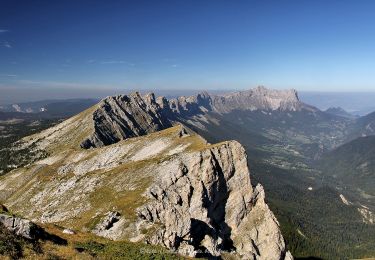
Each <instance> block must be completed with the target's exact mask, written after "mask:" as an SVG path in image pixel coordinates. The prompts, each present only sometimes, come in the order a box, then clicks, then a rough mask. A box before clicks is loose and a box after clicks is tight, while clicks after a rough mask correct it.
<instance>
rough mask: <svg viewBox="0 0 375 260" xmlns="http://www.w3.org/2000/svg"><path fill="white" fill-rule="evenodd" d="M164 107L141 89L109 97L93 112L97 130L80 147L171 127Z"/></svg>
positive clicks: (109, 142) (111, 141) (89, 146)
mask: <svg viewBox="0 0 375 260" xmlns="http://www.w3.org/2000/svg"><path fill="white" fill-rule="evenodd" d="M161 110H162V109H161V107H160V105H159V104H158V103H157V102H156V99H155V95H154V94H153V93H150V94H146V95H145V96H143V97H142V96H141V95H140V94H139V93H138V92H134V93H132V94H130V95H118V96H112V97H107V98H105V99H103V100H102V101H100V103H99V105H98V108H97V110H96V111H95V112H94V113H93V121H94V129H95V130H94V133H92V135H91V136H90V137H89V138H87V139H86V140H84V141H83V142H82V144H81V146H82V147H83V148H91V147H101V146H105V145H109V144H113V143H116V142H118V141H120V140H123V139H126V138H129V137H135V136H142V135H145V134H148V133H153V132H156V131H159V130H162V129H165V128H168V127H171V126H172V124H171V122H170V121H169V120H168V119H167V118H166V117H164V116H162V114H161Z"/></svg>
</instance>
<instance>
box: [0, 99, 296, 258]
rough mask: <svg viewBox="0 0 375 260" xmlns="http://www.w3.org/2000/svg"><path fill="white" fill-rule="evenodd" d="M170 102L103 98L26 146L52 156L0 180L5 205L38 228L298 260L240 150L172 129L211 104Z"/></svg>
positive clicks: (196, 252)
mask: <svg viewBox="0 0 375 260" xmlns="http://www.w3.org/2000/svg"><path fill="white" fill-rule="evenodd" d="M166 101H167V100H166V99H165V98H158V99H155V97H154V96H153V95H147V96H145V97H141V96H140V95H139V94H138V93H135V94H133V95H132V96H130V97H128V96H117V97H113V98H107V99H105V100H103V101H102V102H101V103H100V104H98V105H97V106H95V107H93V108H91V109H89V110H87V111H84V112H82V113H81V114H79V115H77V116H75V117H73V118H71V119H68V120H67V121H65V122H63V123H61V124H59V125H57V126H54V127H52V128H50V129H47V130H45V131H43V132H41V133H39V134H36V135H33V136H30V137H27V138H25V139H24V140H23V142H24V143H23V145H24V146H27V145H33V146H34V147H35V149H41V150H44V151H47V152H48V156H47V157H46V158H44V159H42V160H38V161H36V162H33V163H31V164H30V165H27V166H25V167H20V168H18V169H15V170H13V171H12V172H10V173H8V174H7V175H5V176H2V177H0V201H1V202H4V204H5V205H6V206H7V207H8V208H10V209H11V210H12V211H13V212H15V213H17V214H20V215H22V216H24V217H26V218H28V219H31V220H32V221H33V222H37V223H38V222H39V223H57V224H59V225H61V226H63V227H64V228H66V229H70V230H72V231H74V230H78V231H90V232H93V233H95V234H97V235H100V236H104V237H107V238H110V239H114V240H121V239H129V240H131V241H133V242H142V241H143V242H146V243H151V244H157V245H163V246H165V247H167V248H169V249H172V250H175V251H177V252H179V253H181V254H184V255H190V256H206V257H210V256H219V255H221V256H224V255H226V254H229V255H230V256H232V257H235V258H242V259H292V256H291V255H290V253H289V252H288V251H287V249H286V246H285V243H284V240H283V237H282V235H281V232H280V229H279V224H278V222H277V220H276V218H275V216H274V215H273V213H272V212H271V211H270V209H269V208H268V206H267V204H266V203H265V194H264V190H263V188H262V186H260V185H258V186H256V187H255V188H253V186H252V184H251V180H250V173H249V169H248V167H247V158H246V153H245V151H244V148H243V147H242V146H241V145H240V144H239V143H237V142H235V141H229V142H223V143H219V144H214V145H211V144H208V143H207V142H206V141H205V140H204V139H203V138H202V137H200V136H199V135H197V134H196V133H194V132H193V131H191V130H189V129H187V128H186V127H184V126H182V125H175V126H174V127H169V128H168V126H170V125H172V124H177V123H176V122H178V119H179V117H182V115H183V114H184V113H190V112H191V111H194V109H196V110H195V111H197V113H198V112H199V111H201V112H202V113H204V110H205V109H207V110H208V109H211V108H210V106H209V104H212V103H210V102H211V101H210V98H209V96H208V95H205V94H204V95H203V94H202V95H199V96H197V97H196V98H180V99H177V100H174V101H168V102H166ZM171 104H175V105H171ZM194 104H195V105H194ZM201 112H199V113H201ZM194 113H196V112H194ZM167 115H168V116H167ZM93 118H94V119H96V120H94V122H93V120H92V119H93ZM133 128H134V129H133ZM164 128H166V129H164ZM162 129H164V130H162ZM108 133H112V134H108ZM106 134H107V135H108V139H101V138H102V137H103V136H104V135H106ZM85 136H86V137H87V136H89V138H88V139H89V141H87V139H85ZM69 137H70V138H69ZM129 137H132V138H129ZM95 138H96V139H95ZM106 138H107V137H106ZM84 139H85V141H84V142H82V141H83V140H84ZM107 140H110V142H107ZM89 142H91V143H89ZM111 142H113V143H112V144H111ZM84 143H87V144H88V143H89V144H90V145H89V146H88V147H85V148H89V147H97V148H96V149H82V148H81V147H80V145H82V144H84ZM30 205H33V207H30Z"/></svg>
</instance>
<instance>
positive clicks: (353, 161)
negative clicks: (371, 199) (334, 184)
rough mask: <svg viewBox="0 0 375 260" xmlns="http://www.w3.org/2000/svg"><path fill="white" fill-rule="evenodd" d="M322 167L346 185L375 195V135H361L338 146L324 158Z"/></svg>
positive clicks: (321, 162)
mask: <svg viewBox="0 0 375 260" xmlns="http://www.w3.org/2000/svg"><path fill="white" fill-rule="evenodd" d="M320 167H321V169H322V170H323V171H324V172H325V174H327V175H329V176H332V177H333V178H335V179H336V180H338V181H340V182H342V183H344V184H345V185H347V186H352V187H355V188H360V189H362V190H363V191H364V192H366V193H369V194H370V195H371V196H375V136H366V137H360V138H357V139H355V140H353V141H351V142H349V143H346V144H344V145H342V146H340V147H338V148H337V149H335V150H333V151H332V152H330V153H328V154H326V155H325V156H324V157H323V158H322V160H321V161H320Z"/></svg>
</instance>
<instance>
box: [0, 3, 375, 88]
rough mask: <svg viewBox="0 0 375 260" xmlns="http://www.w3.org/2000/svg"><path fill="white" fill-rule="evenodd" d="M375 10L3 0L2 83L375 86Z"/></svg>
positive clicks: (368, 6) (365, 6) (360, 6)
mask: <svg viewBox="0 0 375 260" xmlns="http://www.w3.org/2000/svg"><path fill="white" fill-rule="evenodd" d="M374 13H375V1H365V0H361V1H354V0H352V1H345V0H341V1H333V0H332V1H324V0H311V1H304V0H298V1H255V0H254V1H250V0H248V1H220V0H216V1H202V0H199V1H198V0H197V1H194V0H186V1H180V0H174V1H155V0H154V1H152V0H150V1H141V0H138V1H79V0H76V1H69V0H67V1H47V0H45V1H38V0H35V1H17V0H1V2H0V91H1V89H8V90H9V89H16V88H18V89H32V88H38V90H39V91H40V90H43V89H45V90H53V89H54V88H59V89H66V90H67V91H68V90H69V91H74V90H78V89H89V90H95V89H101V90H103V89H104V90H105V89H113V88H116V89H129V88H130V89H173V88H178V89H208V90H210V89H244V88H249V87H254V86H256V85H265V86H268V87H270V88H296V89H298V90H315V91H372V90H375V77H374V75H375V15H374Z"/></svg>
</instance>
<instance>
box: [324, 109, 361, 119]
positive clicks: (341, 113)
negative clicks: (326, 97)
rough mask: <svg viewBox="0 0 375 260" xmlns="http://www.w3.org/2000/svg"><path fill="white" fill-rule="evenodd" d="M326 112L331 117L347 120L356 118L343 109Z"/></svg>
mask: <svg viewBox="0 0 375 260" xmlns="http://www.w3.org/2000/svg"><path fill="white" fill-rule="evenodd" d="M325 112H326V113H328V114H331V115H336V116H341V117H345V118H356V116H355V115H352V114H350V113H348V112H347V111H346V110H345V109H343V108H341V107H330V108H328V109H327V110H326V111H325Z"/></svg>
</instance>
